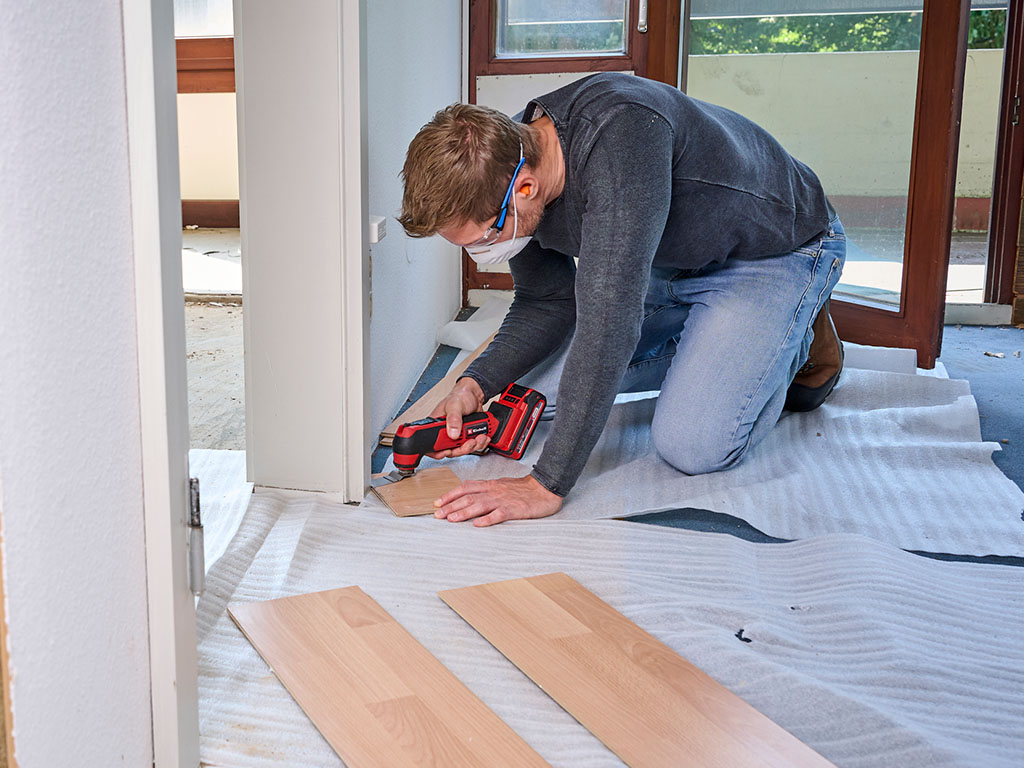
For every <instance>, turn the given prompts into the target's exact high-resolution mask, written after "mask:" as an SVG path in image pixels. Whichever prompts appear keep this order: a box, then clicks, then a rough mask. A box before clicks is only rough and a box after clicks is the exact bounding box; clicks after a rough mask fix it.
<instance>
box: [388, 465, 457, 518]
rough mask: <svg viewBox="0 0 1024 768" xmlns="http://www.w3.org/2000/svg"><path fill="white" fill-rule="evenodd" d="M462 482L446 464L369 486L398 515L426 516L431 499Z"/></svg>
mask: <svg viewBox="0 0 1024 768" xmlns="http://www.w3.org/2000/svg"><path fill="white" fill-rule="evenodd" d="M460 485H462V481H461V480H460V479H459V476H458V475H456V474H455V473H454V472H452V471H451V470H450V469H448V468H447V467H431V468H430V469H421V470H420V471H419V472H417V473H416V474H415V475H413V476H412V477H407V478H405V479H404V480H400V481H399V482H397V483H390V484H389V485H381V486H378V487H376V488H371V489H370V490H372V491H373V493H374V495H375V496H376V497H377V498H379V499H380V500H381V501H383V502H384V503H385V504H387V505H388V509H390V510H391V511H392V512H394V513H395V515H396V516H398V517H412V516H414V515H429V514H432V513H433V512H434V501H435V499H439V498H441V497H442V496H444V495H445V494H446V493H448V491H451V490H453V489H455V488H458V487H459V486H460Z"/></svg>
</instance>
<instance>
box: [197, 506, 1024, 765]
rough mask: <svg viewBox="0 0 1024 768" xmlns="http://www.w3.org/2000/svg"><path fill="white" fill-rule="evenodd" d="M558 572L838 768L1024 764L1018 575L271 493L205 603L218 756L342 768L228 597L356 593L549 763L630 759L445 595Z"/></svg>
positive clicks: (212, 756) (254, 510)
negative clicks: (488, 523) (467, 518)
mask: <svg viewBox="0 0 1024 768" xmlns="http://www.w3.org/2000/svg"><path fill="white" fill-rule="evenodd" d="M552 571H564V572H566V573H568V574H569V575H571V576H572V577H573V578H575V579H577V580H578V581H579V582H580V583H582V584H583V586H585V587H586V588H587V589H589V590H591V591H592V592H594V593H595V594H596V595H598V596H599V597H601V598H602V599H603V600H605V601H606V602H608V603H609V604H611V605H612V606H613V607H614V608H616V609H618V610H619V611H621V612H622V613H624V614H625V615H626V617H628V618H629V619H631V620H632V621H634V622H636V623H637V624H638V625H640V626H641V627H643V628H644V629H646V630H647V631H649V632H651V633H652V634H653V635H655V636H656V637H657V638H659V639H660V640H662V641H663V642H665V643H667V644H668V645H669V646H670V647H672V648H673V649H675V650H676V651H677V652H678V653H679V654H680V655H682V656H684V657H685V658H687V659H688V660H689V661H691V662H693V663H694V664H696V665H697V666H698V667H700V668H701V669H703V670H704V671H705V672H707V673H708V674H710V675H711V676H712V677H714V678H715V679H716V680H718V681H719V682H721V683H722V684H724V685H725V686H727V687H728V688H729V689H731V690H732V691H734V692H735V693H736V694H738V695H739V696H741V697H742V698H744V699H745V700H746V701H748V702H749V703H750V704H752V705H753V706H754V707H756V708H757V709H758V710H760V711H761V712H762V713H764V714H765V715H767V716H768V717H770V718H771V719H772V720H774V721H775V722H777V723H779V724H780V725H781V726H782V727H784V728H786V729H787V730H789V731H790V732H792V733H793V734H794V735H796V736H797V737H798V738H800V739H801V740H803V741H805V742H807V743H808V744H809V745H810V746H812V747H813V748H814V749H816V750H818V751H819V752H821V753H822V754H823V755H824V756H825V757H827V758H829V759H830V760H832V761H833V762H835V763H836V765H838V766H844V767H856V768H874V767H876V766H877V768H890V767H891V766H901V768H915V767H917V766H920V767H922V768H923V767H924V766H928V767H929V768H933V767H934V766H954V765H958V766H982V765H983V766H986V768H999V767H1001V766H1006V768H1009V767H1010V766H1014V768H1016V766H1019V765H1020V757H1021V755H1022V754H1024V734H1022V731H1021V728H1020V724H1021V722H1024V645H1022V644H1021V642H1020V638H1021V636H1022V635H1024V597H1022V594H1024V590H1022V586H1024V584H1022V578H1021V570H1020V569H1019V568H1012V567H1006V566H997V565H978V564H973V563H949V562H940V561H935V560H931V559H928V558H924V557H920V556H918V555H912V554H909V553H906V552H902V551H900V550H899V549H897V548H896V547H894V546H891V545H889V544H884V543H880V542H878V541H873V540H871V539H866V538H864V537H860V536H853V535H849V534H839V535H831V536H823V537H817V538H814V539H810V540H808V541H802V542H795V543H792V544H751V543H748V542H744V541H741V540H739V539H736V538H734V537H732V536H726V535H720V534H709V533H696V532H692V531H683V530H677V529H670V528H662V527H657V526H651V525H639V524H636V523H630V522H626V521H615V520H602V521H585V522H573V521H564V520H558V519H548V520H531V521H520V522H516V523H504V524H502V525H498V526H494V527H491V528H483V529H477V528H473V527H472V526H470V525H465V524H453V523H448V522H446V521H441V520H435V519H434V518H432V517H426V518H396V517H394V516H393V515H391V513H390V512H386V511H384V510H374V509H365V508H362V509H360V508H353V507H347V506H344V505H341V504H337V503H331V502H329V501H327V500H325V499H323V497H322V496H319V495H316V494H297V493H290V494H289V493H281V492H265V491H261V492H258V493H257V494H256V495H255V496H254V497H253V498H252V501H251V503H250V505H249V509H248V511H247V512H246V515H245V518H244V520H243V521H242V525H241V527H240V528H239V530H238V532H237V533H236V534H235V536H234V538H233V540H232V542H231V545H230V547H228V550H227V552H226V553H225V554H224V556H223V557H221V558H220V559H219V560H218V561H217V562H216V563H215V564H214V565H213V567H212V568H211V569H210V573H209V576H208V579H207V591H206V593H205V594H204V595H203V597H202V598H201V599H200V602H199V613H198V625H199V670H200V675H199V696H200V730H201V734H202V750H201V759H202V760H203V761H204V763H207V764H209V765H218V766H228V765H230V766H232V767H233V768H268V767H269V766H281V767H282V768H283V767H284V766H288V768H313V767H314V766H316V767H317V768H320V767H321V766H338V765H340V764H341V763H340V761H339V760H338V758H337V757H336V756H335V755H334V753H333V752H332V751H331V749H330V747H329V746H328V745H327V744H326V742H324V741H323V739H322V738H321V737H320V736H319V734H318V733H317V731H316V729H315V728H314V727H313V725H312V723H311V722H310V721H309V720H308V719H307V718H306V717H305V715H303V713H302V711H301V710H300V709H299V707H298V706H297V705H296V704H295V702H294V701H293V700H292V699H291V697H290V696H289V695H288V693H287V691H285V689H284V687H283V686H282V685H281V684H280V683H279V682H278V681H277V679H276V678H275V677H274V675H273V673H272V672H271V671H270V670H269V669H268V668H267V666H266V664H265V663H264V662H263V661H262V659H260V657H259V656H258V655H257V653H256V651H255V650H254V649H253V648H252V646H250V645H249V643H248V642H247V641H246V640H245V638H244V636H243V635H242V634H241V632H240V631H239V630H238V629H237V628H236V627H235V626H234V624H233V623H232V622H231V619H230V618H229V617H228V616H227V615H226V612H225V607H226V605H227V604H228V603H229V602H235V601H251V600H267V599H271V598H276V597H282V596H286V595H294V594H300V593H306V592H314V591H318V590H325V589H333V588H336V587H343V586H349V585H352V584H358V585H359V586H360V587H362V588H363V589H364V590H365V591H366V592H367V594H369V595H370V596H371V597H372V598H373V599H375V600H377V601H378V602H379V603H380V604H381V605H382V606H383V607H384V609H385V610H387V611H388V612H390V613H391V615H392V616H394V617H395V619H397V620H398V621H399V622H400V623H401V624H402V626H404V627H405V628H406V629H407V630H409V632H411V633H412V635H413V636H414V637H415V638H416V639H417V640H418V641H419V642H420V643H422V644H423V645H424V646H425V647H426V648H427V649H428V650H429V651H430V652H431V653H433V654H434V655H435V656H437V658H438V659H440V661H441V662H442V663H443V664H445V666H447V667H448V668H449V669H450V670H451V671H452V672H453V673H454V674H455V676H456V677H458V678H459V679H460V680H461V681H463V682H464V683H465V684H466V685H467V686H468V687H469V688H470V690H472V691H473V692H474V693H475V694H477V695H478V696H479V697H480V698H481V699H482V700H483V702H484V703H485V704H487V705H488V706H489V707H491V708H492V709H493V710H494V711H495V712H496V713H497V714H498V716H499V717H501V718H503V719H504V720H505V721H506V722H507V723H508V724H509V725H510V726H511V727H512V728H513V729H515V730H516V731H517V732H518V733H519V734H520V735H521V736H522V737H523V738H524V739H525V740H526V741H527V742H528V743H529V744H530V745H531V746H532V747H534V749H536V750H537V751H538V752H539V753H540V754H541V755H542V756H543V757H544V758H545V759H547V760H548V761H549V762H550V763H551V765H553V766H556V767H558V766H564V767H565V768H569V767H570V766H572V767H576V766H587V767H588V768H605V767H610V766H621V765H622V763H621V762H620V761H619V760H618V758H616V757H615V756H614V755H613V754H612V753H611V752H609V751H608V750H607V749H606V748H605V747H604V746H603V745H602V744H601V743H600V742H598V741H597V739H595V738H594V737H593V736H592V735H590V733H589V732H588V731H586V729H584V728H583V727H582V726H581V725H579V724H578V723H576V721H575V720H573V719H572V718H571V717H570V716H569V715H568V714H567V713H566V712H565V711H564V710H562V709H561V708H560V707H559V706H558V705H557V704H556V703H555V702H554V701H553V700H552V699H550V698H548V697H547V696H546V695H545V694H544V693H543V692H542V691H541V690H540V689H539V688H538V687H537V686H536V685H534V684H533V683H532V682H531V681H530V680H529V678H527V677H526V676H525V675H523V674H522V673H520V672H519V670H517V669H516V668H515V667H514V666H513V665H512V664H511V663H510V662H508V661H507V660H506V659H505V658H504V657H503V656H502V655H501V654H500V653H498V652H497V651H496V650H494V648H493V647H492V646H491V645H490V644H489V643H488V642H487V641H486V640H484V639H483V637H481V636H480V635H479V634H478V633H477V632H476V631H475V630H474V629H472V628H471V627H470V626H469V625H468V624H466V623H465V622H463V621H462V619H460V618H459V617H458V616H457V615H456V614H455V613H454V611H452V610H450V609H449V608H448V607H447V606H446V605H445V604H444V603H443V602H442V601H441V600H440V598H438V597H437V594H436V593H437V591H438V590H441V589H448V588H454V587H461V586H466V585H470V584H479V583H485V582H489V581H496V580H500V579H508V578H515V577H521V576H528V575H535V574H541V573H549V572H552ZM741 629H742V630H743V632H742V637H743V638H744V640H741V639H740V638H739V637H737V633H739V631H740V630H741ZM746 640H749V642H746ZM680 764H681V765H685V759H683V758H681V761H680Z"/></svg>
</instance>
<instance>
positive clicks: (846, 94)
mask: <svg viewBox="0 0 1024 768" xmlns="http://www.w3.org/2000/svg"><path fill="white" fill-rule="evenodd" d="M917 60H918V54H917V52H916V51H885V52H862V53H769V54H744V55H729V56H691V57H690V61H689V67H690V69H689V76H688V93H689V94H690V95H691V96H694V97H696V98H698V99H703V100H705V101H710V102H712V103H714V104H720V105H722V106H724V107H728V108H729V109H733V110H735V111H737V112H739V113H740V114H743V115H745V116H747V117H749V118H750V119H751V120H753V121H754V122H756V123H758V124H760V125H762V126H764V127H765V128H767V129H768V130H769V131H771V132H772V134H773V135H774V136H775V137H776V138H777V139H778V140H779V141H780V142H781V143H782V145H783V146H784V147H786V149H788V150H789V151H790V152H791V153H793V154H794V155H795V156H796V157H798V158H800V159H801V160H803V161H804V162H806V163H807V164H808V165H810V166H811V167H812V168H813V169H814V170H815V171H816V172H817V174H818V175H819V177H820V178H821V180H822V183H823V184H824V185H825V189H826V190H828V191H829V193H830V194H835V195H858V196H859V195H863V196H880V197H884V196H898V195H906V193H907V186H908V183H909V179H910V148H911V141H912V138H913V128H914V100H915V94H916V88H917ZM1002 66H1003V52H1002V50H972V51H970V52H969V53H968V57H967V72H966V76H965V83H964V107H963V123H962V126H961V130H960V159H959V174H958V177H957V188H956V194H957V197H988V196H990V195H991V194H992V170H993V164H994V162H995V141H996V126H997V118H998V110H999V89H1000V85H1001V82H1002ZM809 94H820V97H813V96H809Z"/></svg>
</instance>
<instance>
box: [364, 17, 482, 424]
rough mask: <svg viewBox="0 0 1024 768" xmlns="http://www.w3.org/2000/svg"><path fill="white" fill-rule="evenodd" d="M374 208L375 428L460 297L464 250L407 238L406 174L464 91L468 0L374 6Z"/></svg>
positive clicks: (411, 381) (412, 379)
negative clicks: (411, 148)
mask: <svg viewBox="0 0 1024 768" xmlns="http://www.w3.org/2000/svg"><path fill="white" fill-rule="evenodd" d="M366 10H367V21H366V34H367V108H368V124H367V137H368V143H369V147H368V152H369V193H370V213H371V214H375V215H378V216H386V217H388V221H387V230H388V234H387V237H385V238H384V239H383V240H382V241H381V242H379V243H376V244H374V245H371V246H370V248H371V258H372V260H373V261H372V289H373V296H372V301H373V304H372V315H371V320H370V393H371V394H370V398H371V400H370V418H371V422H370V424H371V427H372V429H373V430H374V433H375V434H376V432H377V431H379V430H380V429H381V428H383V427H384V426H386V425H387V424H388V422H390V421H391V419H392V418H394V416H395V414H396V413H397V412H398V411H399V409H400V406H401V405H402V403H403V402H404V400H405V397H406V396H407V395H408V393H409V392H410V391H411V390H412V388H413V386H414V385H415V383H416V380H417V378H418V377H419V375H420V373H422V371H423V369H424V368H425V367H426V366H427V363H428V362H429V361H430V358H431V356H432V355H433V353H434V350H435V348H436V344H437V341H436V334H437V329H438V328H439V327H440V326H441V325H442V324H444V323H446V322H448V321H449V320H451V319H453V318H454V317H455V314H456V312H457V311H458V307H459V302H460V292H461V285H460V263H459V249H458V248H456V247H455V246H452V245H450V244H448V243H446V242H445V241H444V240H442V239H441V238H439V237H433V238H428V239H412V238H408V237H406V236H405V234H404V233H403V232H402V228H401V226H400V225H399V224H398V222H397V221H396V220H395V218H394V217H395V216H396V215H397V214H398V212H399V210H400V209H401V204H402V182H401V179H400V178H399V172H400V171H401V169H402V164H403V162H404V161H405V151H406V148H407V147H408V145H409V142H410V141H411V140H412V138H413V136H415V135H416V132H417V131H418V130H419V129H420V127H421V126H422V125H423V124H424V123H426V122H427V121H428V120H430V118H431V117H433V115H434V112H436V111H437V110H438V109H441V108H442V107H445V106H447V105H448V104H451V103H453V102H456V101H458V100H459V98H460V95H461V82H460V78H461V72H462V58H461V40H460V37H461V31H462V22H461V3H459V2H457V1H449V2H445V3H431V4H421V3H417V2H414V0H373V2H368V3H367V4H366Z"/></svg>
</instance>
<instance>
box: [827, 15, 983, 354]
mask: <svg viewBox="0 0 1024 768" xmlns="http://www.w3.org/2000/svg"><path fill="white" fill-rule="evenodd" d="M970 12H971V3H970V0H925V3H924V12H923V14H922V18H921V53H920V58H919V59H918V68H917V99H916V103H915V108H914V109H915V111H914V138H913V150H912V154H911V160H910V188H909V190H908V194H907V225H906V238H905V242H904V268H903V283H902V285H901V288H900V306H899V309H898V310H897V311H895V312H894V311H891V310H887V309H882V308H879V307H873V306H868V305H863V304H854V303H851V302H847V301H840V300H838V299H837V300H835V301H833V302H832V310H831V311H832V317H833V319H834V321H835V324H836V328H837V330H838V331H839V335H840V336H841V337H842V338H844V339H846V340H848V341H854V342H857V343H860V344H876V345H880V346H886V347H906V348H910V349H915V350H916V351H917V364H918V365H919V366H920V367H922V368H934V367H935V360H936V358H937V357H938V356H939V352H940V351H941V348H942V326H943V319H944V315H945V307H946V281H947V278H948V274H949V246H950V242H951V240H952V228H953V205H954V202H955V194H956V168H957V153H958V150H959V142H960V115H961V111H962V106H963V93H964V71H965V68H966V64H967V31H968V26H969V19H970Z"/></svg>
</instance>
